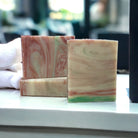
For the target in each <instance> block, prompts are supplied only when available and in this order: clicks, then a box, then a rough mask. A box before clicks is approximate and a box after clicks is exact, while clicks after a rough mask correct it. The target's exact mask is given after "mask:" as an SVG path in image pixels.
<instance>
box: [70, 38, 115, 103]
mask: <svg viewBox="0 0 138 138" xmlns="http://www.w3.org/2000/svg"><path fill="white" fill-rule="evenodd" d="M68 45H69V46H68V101H69V102H90V101H114V100H115V98H116V71H117V67H116V66H117V50H118V41H111V40H98V39H97V40H96V39H95V40H89V39H84V40H83V39H82V40H77V39H76V40H69V41H68Z"/></svg>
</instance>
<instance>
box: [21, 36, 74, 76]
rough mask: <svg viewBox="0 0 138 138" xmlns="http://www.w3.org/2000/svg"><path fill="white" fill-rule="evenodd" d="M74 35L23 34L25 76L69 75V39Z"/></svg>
mask: <svg viewBox="0 0 138 138" xmlns="http://www.w3.org/2000/svg"><path fill="white" fill-rule="evenodd" d="M69 39H74V36H22V37H21V42H22V57H23V77H24V78H25V79H32V78H51V77H67V40H69Z"/></svg>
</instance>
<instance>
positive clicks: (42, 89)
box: [20, 77, 67, 97]
mask: <svg viewBox="0 0 138 138" xmlns="http://www.w3.org/2000/svg"><path fill="white" fill-rule="evenodd" d="M20 91H21V95H22V96H49V97H51V96H52V97H65V96H67V77H59V78H43V79H21V80H20Z"/></svg>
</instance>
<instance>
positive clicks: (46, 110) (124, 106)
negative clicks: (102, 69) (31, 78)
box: [0, 75, 138, 132]
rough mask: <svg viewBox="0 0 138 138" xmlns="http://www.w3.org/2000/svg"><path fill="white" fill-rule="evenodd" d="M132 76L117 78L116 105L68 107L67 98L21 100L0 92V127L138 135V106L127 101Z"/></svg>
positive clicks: (14, 93) (14, 94) (13, 92)
mask: <svg viewBox="0 0 138 138" xmlns="http://www.w3.org/2000/svg"><path fill="white" fill-rule="evenodd" d="M128 87H129V76H128V75H118V76H117V100H116V102H89V103H68V102H67V98H53V97H27V96H22V97H21V96H20V92H19V91H18V90H12V89H0V125H8V126H42V127H64V128H84V129H102V130H119V131H133V132H138V104H135V103H130V101H129V98H128V93H127V90H128Z"/></svg>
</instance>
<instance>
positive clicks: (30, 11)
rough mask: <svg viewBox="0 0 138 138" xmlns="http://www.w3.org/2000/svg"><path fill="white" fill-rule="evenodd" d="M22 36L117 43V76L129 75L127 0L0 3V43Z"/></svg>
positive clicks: (3, 0)
mask: <svg viewBox="0 0 138 138" xmlns="http://www.w3.org/2000/svg"><path fill="white" fill-rule="evenodd" d="M21 35H51V36H55V35H75V37H76V38H78V39H82V38H92V39H97V38H98V39H111V40H118V41H119V50H118V73H119V72H120V73H121V72H124V73H128V44H129V0H35V1H34V0H0V43H7V42H9V41H11V40H13V39H14V38H17V37H20V36H21Z"/></svg>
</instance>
